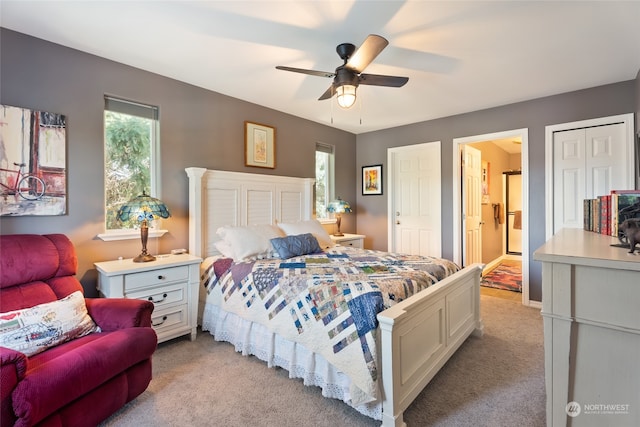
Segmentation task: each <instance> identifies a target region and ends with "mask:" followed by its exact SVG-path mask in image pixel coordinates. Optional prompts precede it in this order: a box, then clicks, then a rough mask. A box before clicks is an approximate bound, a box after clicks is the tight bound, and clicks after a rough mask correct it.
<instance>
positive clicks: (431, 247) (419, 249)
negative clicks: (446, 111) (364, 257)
mask: <svg viewBox="0 0 640 427" xmlns="http://www.w3.org/2000/svg"><path fill="white" fill-rule="evenodd" d="M389 164H390V169H391V170H390V172H391V194H390V196H389V201H390V206H389V211H390V215H389V219H390V221H391V224H390V230H391V236H390V239H389V242H390V244H391V245H392V247H391V248H390V250H391V251H392V252H400V253H408V254H414V255H429V256H436V257H440V256H442V236H441V234H442V232H441V211H440V209H441V185H440V184H441V176H440V142H432V143H427V144H419V145H412V146H409V147H399V148H394V149H390V150H389Z"/></svg>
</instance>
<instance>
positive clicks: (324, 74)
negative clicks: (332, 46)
mask: <svg viewBox="0 0 640 427" xmlns="http://www.w3.org/2000/svg"><path fill="white" fill-rule="evenodd" d="M276 68H277V69H278V70H283V71H293V72H294V73H302V74H310V75H312V76H319V77H331V78H333V77H335V75H336V74H335V73H330V72H328V71H316V70H307V69H304V68H293V67H285V66H283V65H277V66H276Z"/></svg>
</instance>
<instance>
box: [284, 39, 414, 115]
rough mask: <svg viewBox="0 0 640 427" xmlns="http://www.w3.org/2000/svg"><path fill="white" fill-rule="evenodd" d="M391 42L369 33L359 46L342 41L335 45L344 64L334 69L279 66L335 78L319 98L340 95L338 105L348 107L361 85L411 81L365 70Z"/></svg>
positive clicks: (394, 83)
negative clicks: (329, 70) (323, 69)
mask: <svg viewBox="0 0 640 427" xmlns="http://www.w3.org/2000/svg"><path fill="white" fill-rule="evenodd" d="M388 44H389V42H388V41H387V39H385V38H384V37H381V36H378V35H376V34H370V35H369V36H368V37H367V38H366V39H365V41H364V42H363V43H362V45H361V46H360V48H358V50H356V47H355V46H354V45H353V44H351V43H342V44H339V45H338V46H337V47H336V52H338V55H339V56H340V58H342V60H343V61H344V64H342V65H340V66H339V67H338V68H336V71H335V72H333V73H331V72H328V71H316V70H306V69H303V68H293V67H285V66H282V65H278V66H276V68H277V69H278V70H284V71H293V72H295V73H303V74H310V75H312V76H320V77H329V78H333V83H332V84H331V86H329V89H327V90H326V91H325V93H323V94H322V96H320V98H318V101H321V100H323V99H330V98H332V97H333V95H336V94H337V95H338V105H340V106H341V107H342V108H349V107H351V106H352V105H353V104H354V103H355V102H356V89H357V88H358V85H361V84H362V85H372V86H389V87H401V86H404V85H405V84H406V83H407V82H408V81H409V78H408V77H397V76H383V75H379V74H364V73H363V71H364V69H365V68H367V66H368V65H369V64H370V63H371V62H372V61H373V60H374V59H375V58H376V56H378V55H379V54H380V52H382V50H383V49H384V48H385V47H387V45H388Z"/></svg>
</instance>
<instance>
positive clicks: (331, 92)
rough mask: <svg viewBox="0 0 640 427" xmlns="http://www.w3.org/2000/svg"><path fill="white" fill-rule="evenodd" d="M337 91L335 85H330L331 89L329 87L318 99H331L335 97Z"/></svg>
mask: <svg viewBox="0 0 640 427" xmlns="http://www.w3.org/2000/svg"><path fill="white" fill-rule="evenodd" d="M335 93H336V90H335V88H334V87H333V85H331V86H329V89H327V90H326V91H325V92H324V93H323V94H322V95H321V96H320V98H318V101H322V100H325V99H330V98H332V97H333V95H334V94H335Z"/></svg>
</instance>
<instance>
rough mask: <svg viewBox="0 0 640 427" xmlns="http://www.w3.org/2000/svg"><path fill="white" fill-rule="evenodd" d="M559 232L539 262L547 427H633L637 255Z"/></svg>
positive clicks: (639, 311)
mask: <svg viewBox="0 0 640 427" xmlns="http://www.w3.org/2000/svg"><path fill="white" fill-rule="evenodd" d="M612 243H619V242H618V241H617V239H615V238H612V237H609V236H603V235H601V234H597V233H593V232H589V231H583V230H581V229H563V230H561V231H559V232H558V233H557V234H556V235H555V236H554V237H553V238H551V239H550V240H549V241H548V242H547V243H545V244H544V245H543V246H542V247H540V248H539V249H538V250H537V251H535V252H534V254H533V258H534V259H535V260H537V261H542V316H543V322H544V351H545V383H546V392H547V426H549V427H558V426H565V425H571V426H572V427H582V426H593V427H601V426H621V427H622V426H639V425H640V256H639V255H631V254H628V253H627V251H628V249H624V248H617V247H612V246H610V245H611V244H612Z"/></svg>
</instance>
